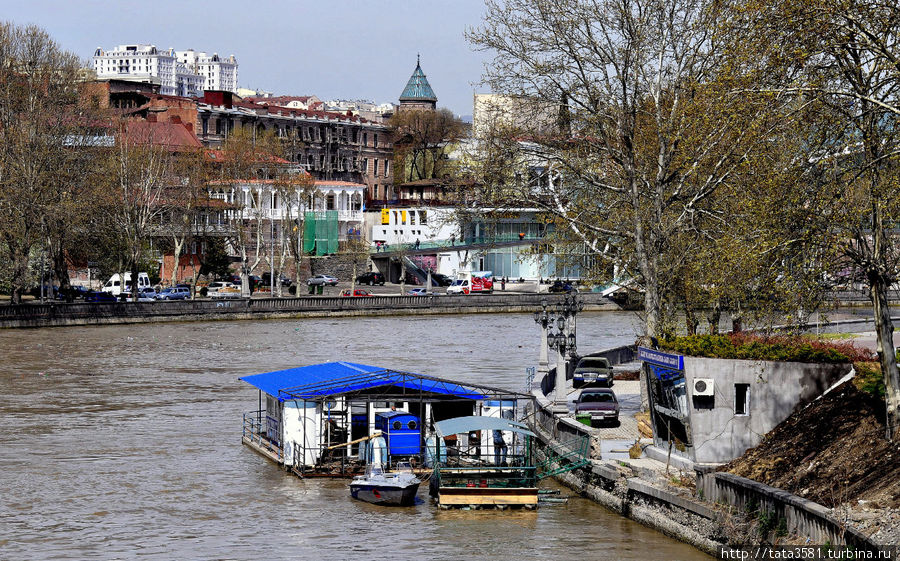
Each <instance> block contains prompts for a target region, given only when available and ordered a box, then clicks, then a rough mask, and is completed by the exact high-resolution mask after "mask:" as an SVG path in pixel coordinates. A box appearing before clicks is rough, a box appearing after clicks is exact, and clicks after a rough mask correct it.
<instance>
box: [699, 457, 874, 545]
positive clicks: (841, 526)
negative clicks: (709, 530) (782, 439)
mask: <svg viewBox="0 0 900 561" xmlns="http://www.w3.org/2000/svg"><path fill="white" fill-rule="evenodd" d="M697 493H698V494H699V493H702V496H703V497H704V499H705V500H707V501H710V502H713V503H723V504H728V505H731V506H733V507H735V508H736V509H737V510H739V511H745V512H746V511H754V512H764V513H766V514H767V516H768V517H769V518H771V519H772V521H773V524H775V525H777V524H778V523H779V522H780V521H782V520H783V521H784V527H785V529H786V531H787V532H788V534H796V535H798V536H803V537H806V538H808V539H809V543H814V544H824V543H833V544H846V545H849V546H851V547H855V548H857V549H862V550H868V551H875V550H877V549H878V546H876V545H874V544H873V543H871V542H870V541H869V540H868V539H867V538H866V537H865V536H864V535H862V534H861V533H860V532H858V531H857V530H855V529H853V528H850V527H848V526H847V525H846V523H842V522H841V521H839V520H837V519H836V518H834V517H833V516H832V514H831V510H830V509H828V508H826V507H824V506H822V505H820V504H819V503H816V502H813V501H809V500H806V499H804V498H802V497H798V496H797V495H792V494H791V493H788V492H787V491H783V490H781V489H776V488H775V487H769V486H768V485H764V484H762V483H759V482H757V481H753V480H751V479H747V478H745V477H740V476H737V475H734V474H731V473H724V472H712V471H705V470H698V471H697Z"/></svg>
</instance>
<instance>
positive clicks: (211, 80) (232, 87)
mask: <svg viewBox="0 0 900 561" xmlns="http://www.w3.org/2000/svg"><path fill="white" fill-rule="evenodd" d="M175 57H176V58H177V60H178V62H179V63H181V64H183V65H184V66H185V67H187V68H188V69H189V70H191V71H192V72H193V73H194V74H196V75H199V76H200V77H201V78H202V82H203V83H202V85H201V88H200V89H201V90H204V91H205V90H224V91H229V92H236V91H237V88H238V64H237V60H236V59H235V58H234V55H231V56H229V57H227V58H221V57H219V55H218V54H217V53H213V54H212V55H207V54H206V53H204V52H195V51H194V49H188V50H186V51H175Z"/></svg>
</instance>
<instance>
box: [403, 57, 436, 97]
mask: <svg viewBox="0 0 900 561" xmlns="http://www.w3.org/2000/svg"><path fill="white" fill-rule="evenodd" d="M400 101H434V102H437V96H435V95H434V90H432V89H431V84H429V83H428V79H427V78H426V77H425V73H424V72H422V66H421V65H420V64H419V60H418V58H417V59H416V69H415V70H414V71H413V73H412V76H410V77H409V82H407V83H406V88H404V90H403V93H402V94H400Z"/></svg>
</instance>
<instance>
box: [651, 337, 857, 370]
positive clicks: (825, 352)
mask: <svg viewBox="0 0 900 561" xmlns="http://www.w3.org/2000/svg"><path fill="white" fill-rule="evenodd" d="M659 345H660V347H661V348H664V349H666V350H671V351H675V352H677V353H680V354H684V355H689V356H700V357H708V358H731V359H742V360H773V361H781V362H824V363H832V364H834V363H844V362H857V361H870V360H872V357H873V353H872V352H871V351H869V350H868V349H862V348H859V347H857V346H855V345H854V344H853V343H841V342H834V341H821V340H810V339H807V338H804V337H799V336H786V335H773V336H768V337H766V336H762V335H757V334H755V333H747V332H744V333H729V334H725V335H690V336H686V337H675V338H674V339H663V340H662V341H660V342H659Z"/></svg>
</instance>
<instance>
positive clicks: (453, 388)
mask: <svg viewBox="0 0 900 561" xmlns="http://www.w3.org/2000/svg"><path fill="white" fill-rule="evenodd" d="M241 380H243V381H245V382H247V383H248V384H250V385H251V386H253V387H255V388H258V389H259V390H261V391H263V392H265V393H267V394H269V395H271V396H272V397H276V398H278V399H279V401H284V400H287V399H317V398H325V397H331V396H336V395H340V394H345V393H350V392H357V391H362V390H367V389H371V388H379V387H385V386H393V387H397V388H401V389H402V390H403V391H404V392H406V391H407V390H409V391H408V392H407V393H408V395H409V397H414V395H415V392H419V393H422V392H428V393H434V394H441V395H446V396H453V397H457V398H464V399H485V398H487V397H488V396H487V395H485V393H484V392H483V391H481V390H480V389H478V388H473V387H468V386H464V385H461V384H458V383H456V382H451V381H449V380H441V379H439V378H432V377H428V376H423V375H421V374H413V373H411V372H400V371H396V370H391V369H388V368H383V367H380V366H370V365H366V364H354V363H352V362H326V363H323V364H313V365H310V366H301V367H299V368H290V369H288V370H277V371H275V372H266V373H263V374H254V375H252V376H244V377H242V378H241Z"/></svg>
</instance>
